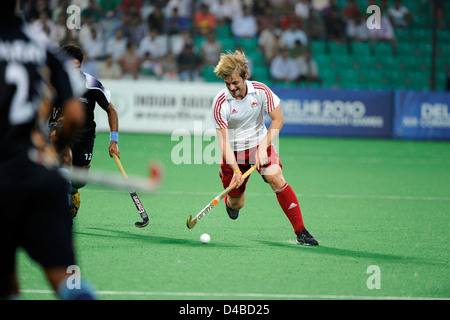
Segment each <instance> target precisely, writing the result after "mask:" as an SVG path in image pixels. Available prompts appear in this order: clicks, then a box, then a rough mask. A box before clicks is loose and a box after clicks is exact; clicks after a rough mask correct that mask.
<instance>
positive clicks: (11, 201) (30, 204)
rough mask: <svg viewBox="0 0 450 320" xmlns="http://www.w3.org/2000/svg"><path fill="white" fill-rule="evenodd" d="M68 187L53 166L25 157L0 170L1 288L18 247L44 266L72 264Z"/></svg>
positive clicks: (7, 277)
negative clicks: (17, 163)
mask: <svg viewBox="0 0 450 320" xmlns="http://www.w3.org/2000/svg"><path fill="white" fill-rule="evenodd" d="M68 188H69V184H68V182H67V181H66V180H65V179H63V178H62V177H61V176H60V175H59V174H58V172H57V171H56V170H48V169H46V168H44V167H43V166H40V165H37V164H35V163H32V162H29V161H26V162H25V163H23V164H22V165H20V167H19V166H18V165H15V168H11V169H10V170H7V171H6V172H5V171H3V172H2V183H0V203H1V204H2V209H1V210H0V257H1V263H0V288H1V289H2V290H1V291H4V290H5V289H6V290H7V287H8V284H9V281H10V279H11V275H12V274H13V272H14V269H15V259H16V251H17V249H18V248H23V249H24V250H25V251H26V252H27V253H28V254H29V256H30V257H31V258H32V259H33V260H35V261H36V262H37V263H39V264H40V265H41V266H42V267H44V268H46V269H48V268H57V267H64V268H67V267H68V266H70V265H74V264H75V256H74V251H73V242H72V221H71V220H72V218H71V216H70V213H69V199H68Z"/></svg>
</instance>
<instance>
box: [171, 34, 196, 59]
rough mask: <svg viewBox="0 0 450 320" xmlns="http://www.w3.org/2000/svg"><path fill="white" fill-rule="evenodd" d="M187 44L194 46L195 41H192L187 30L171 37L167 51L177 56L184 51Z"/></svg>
mask: <svg viewBox="0 0 450 320" xmlns="http://www.w3.org/2000/svg"><path fill="white" fill-rule="evenodd" d="M187 44H189V45H194V40H193V39H192V34H191V32H190V31H188V30H185V31H182V32H181V33H178V34H174V35H172V36H170V37H169V41H168V48H167V51H168V52H172V53H173V54H175V55H176V56H177V55H179V54H180V53H181V51H183V48H184V46H185V45H187Z"/></svg>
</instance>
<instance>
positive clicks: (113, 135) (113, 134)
mask: <svg viewBox="0 0 450 320" xmlns="http://www.w3.org/2000/svg"><path fill="white" fill-rule="evenodd" d="M109 138H110V141H115V142H119V133H118V132H115V131H111V133H110V134H109Z"/></svg>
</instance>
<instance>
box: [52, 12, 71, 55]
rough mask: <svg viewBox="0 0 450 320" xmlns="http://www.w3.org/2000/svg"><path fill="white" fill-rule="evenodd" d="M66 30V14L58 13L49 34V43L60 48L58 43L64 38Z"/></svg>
mask: <svg viewBox="0 0 450 320" xmlns="http://www.w3.org/2000/svg"><path fill="white" fill-rule="evenodd" d="M67 30H68V29H67V25H66V14H65V12H60V13H59V14H58V16H57V17H56V20H55V24H54V27H53V29H52V30H51V32H50V41H51V43H52V45H53V46H54V47H56V48H59V47H60V43H61V42H62V41H63V40H64V38H65V37H66V34H67Z"/></svg>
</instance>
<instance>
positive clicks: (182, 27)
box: [150, 8, 191, 36]
mask: <svg viewBox="0 0 450 320" xmlns="http://www.w3.org/2000/svg"><path fill="white" fill-rule="evenodd" d="M165 25H166V33H167V35H169V36H171V35H174V34H178V33H180V32H183V31H186V30H190V28H191V25H190V23H189V19H187V18H185V17H183V16H180V14H179V11H178V8H173V9H172V14H171V15H170V16H169V17H168V18H167V20H166V23H165ZM150 30H151V29H150Z"/></svg>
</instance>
